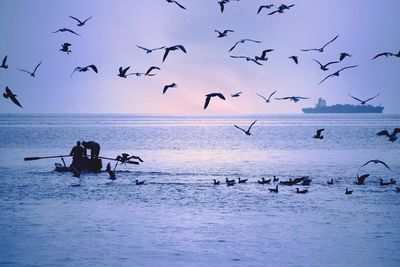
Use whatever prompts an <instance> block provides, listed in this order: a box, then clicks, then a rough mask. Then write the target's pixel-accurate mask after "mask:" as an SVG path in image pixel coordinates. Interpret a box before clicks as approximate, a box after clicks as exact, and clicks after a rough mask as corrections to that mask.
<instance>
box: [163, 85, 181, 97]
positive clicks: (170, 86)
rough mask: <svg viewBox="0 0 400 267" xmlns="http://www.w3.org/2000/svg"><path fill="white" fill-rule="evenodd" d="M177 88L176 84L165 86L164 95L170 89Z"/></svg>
mask: <svg viewBox="0 0 400 267" xmlns="http://www.w3.org/2000/svg"><path fill="white" fill-rule="evenodd" d="M177 86H178V85H176V83H171V84H168V85H166V86H164V89H163V94H165V93H166V92H167V90H168V89H169V88H176V87H177Z"/></svg>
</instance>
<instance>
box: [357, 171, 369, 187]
mask: <svg viewBox="0 0 400 267" xmlns="http://www.w3.org/2000/svg"><path fill="white" fill-rule="evenodd" d="M368 176H369V174H368V173H367V174H363V175H361V176H358V173H357V182H354V183H355V184H357V185H363V184H364V182H365V179H367V177H368Z"/></svg>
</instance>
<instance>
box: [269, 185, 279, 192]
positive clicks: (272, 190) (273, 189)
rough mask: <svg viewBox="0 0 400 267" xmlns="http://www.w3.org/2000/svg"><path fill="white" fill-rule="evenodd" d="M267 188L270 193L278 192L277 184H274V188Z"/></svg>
mask: <svg viewBox="0 0 400 267" xmlns="http://www.w3.org/2000/svg"><path fill="white" fill-rule="evenodd" d="M268 190H269V192H270V193H278V192H279V191H278V185H276V187H275V188H268Z"/></svg>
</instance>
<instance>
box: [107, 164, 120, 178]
mask: <svg viewBox="0 0 400 267" xmlns="http://www.w3.org/2000/svg"><path fill="white" fill-rule="evenodd" d="M106 172H108V174H109V177H108V179H110V180H111V181H115V180H116V179H117V177H116V176H115V168H114V170H111V164H110V162H109V163H107V167H106Z"/></svg>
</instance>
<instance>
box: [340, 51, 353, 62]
mask: <svg viewBox="0 0 400 267" xmlns="http://www.w3.org/2000/svg"><path fill="white" fill-rule="evenodd" d="M345 57H351V55H350V54H347V53H340V56H339V61H342V60H343V59H345Z"/></svg>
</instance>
